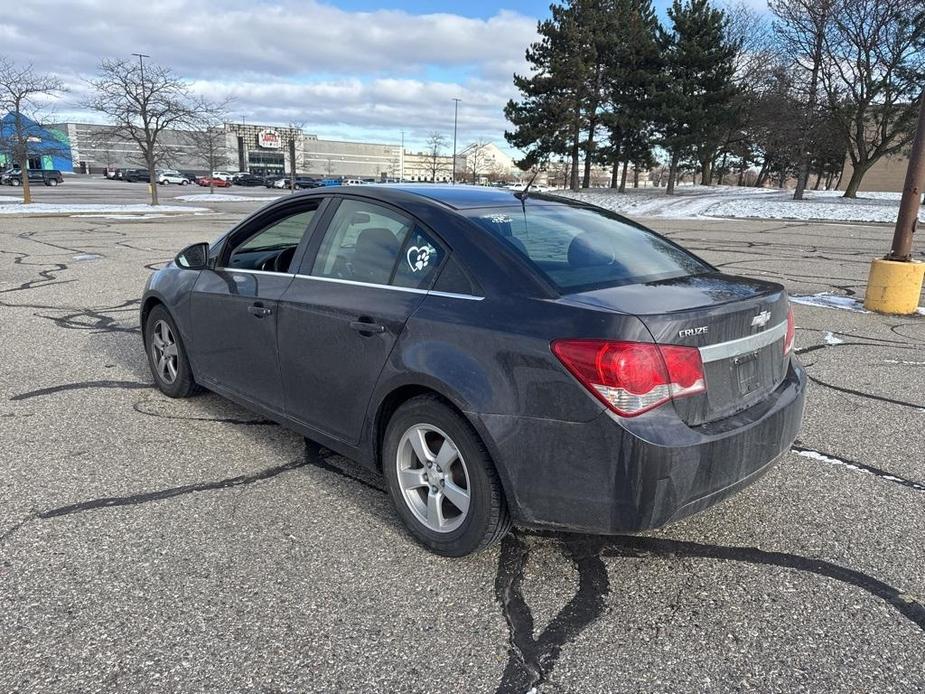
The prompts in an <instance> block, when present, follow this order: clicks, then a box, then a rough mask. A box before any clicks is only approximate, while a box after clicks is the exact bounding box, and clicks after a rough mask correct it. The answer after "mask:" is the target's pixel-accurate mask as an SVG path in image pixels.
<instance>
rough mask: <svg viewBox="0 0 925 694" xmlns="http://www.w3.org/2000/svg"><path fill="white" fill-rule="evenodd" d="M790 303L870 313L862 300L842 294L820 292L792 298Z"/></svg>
mask: <svg viewBox="0 0 925 694" xmlns="http://www.w3.org/2000/svg"><path fill="white" fill-rule="evenodd" d="M790 301H792V302H793V303H795V304H803V305H804V306H816V307H818V308H840V309H842V310H844V311H854V312H855V313H870V311H868V310H867V309H866V308H864V304H863V302H861V301H860V300H858V299H855V298H853V297H850V296H842V295H841V294H830V293H829V292H819V293H818V294H810V295H808V296H791V297H790Z"/></svg>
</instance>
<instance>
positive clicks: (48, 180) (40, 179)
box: [0, 168, 64, 186]
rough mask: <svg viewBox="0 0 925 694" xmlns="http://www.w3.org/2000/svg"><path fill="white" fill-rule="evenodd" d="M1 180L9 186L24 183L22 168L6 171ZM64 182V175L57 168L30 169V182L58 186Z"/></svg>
mask: <svg viewBox="0 0 925 694" xmlns="http://www.w3.org/2000/svg"><path fill="white" fill-rule="evenodd" d="M0 182H2V183H3V185H8V186H21V185H22V170H21V169H19V168H15V169H10V170H8V171H6V172H5V173H4V174H3V176H2V177H0ZM63 182H64V177H63V176H62V175H61V172H60V171H58V170H57V169H29V183H41V184H43V185H46V186H56V185H58V184H59V183H63Z"/></svg>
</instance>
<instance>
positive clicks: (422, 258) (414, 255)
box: [406, 244, 437, 272]
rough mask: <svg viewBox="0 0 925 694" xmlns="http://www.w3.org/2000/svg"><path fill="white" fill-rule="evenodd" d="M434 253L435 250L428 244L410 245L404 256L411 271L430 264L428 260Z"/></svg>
mask: <svg viewBox="0 0 925 694" xmlns="http://www.w3.org/2000/svg"><path fill="white" fill-rule="evenodd" d="M436 253H437V250H436V249H435V248H434V247H433V246H431V245H430V244H427V245H426V246H412V247H411V248H409V249H408V254H407V256H406V257H407V258H408V266H409V267H410V268H411V272H417V271H418V270H423V269H424V268H426V267H427V266H428V265H430V261H431V259H432V258H433V257H434V256H435V255H436Z"/></svg>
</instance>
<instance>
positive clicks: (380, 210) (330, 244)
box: [311, 200, 414, 284]
mask: <svg viewBox="0 0 925 694" xmlns="http://www.w3.org/2000/svg"><path fill="white" fill-rule="evenodd" d="M413 226H414V224H413V222H412V221H411V219H410V218H408V217H406V216H404V215H401V214H399V213H397V212H394V211H393V210H391V209H389V208H387V207H382V206H380V205H376V204H374V203H370V202H365V201H362V200H343V201H341V203H340V205H339V206H338V208H337V212H336V213H335V214H334V217H333V219H331V223H330V224H329V225H328V228H327V231H326V232H325V234H324V239H323V240H322V242H321V247H320V248H319V249H318V255H317V256H315V263H314V265H313V266H312V272H311V274H313V275H315V276H318V277H331V278H335V279H342V280H351V281H354V282H364V283H367V284H388V283H389V279H390V278H391V277H392V269H393V268H394V267H395V261H396V260H397V259H398V256H399V253H400V252H401V250H402V246H403V245H404V243H405V238H406V237H407V236H408V232H409V231H410V230H411V228H412V227H413Z"/></svg>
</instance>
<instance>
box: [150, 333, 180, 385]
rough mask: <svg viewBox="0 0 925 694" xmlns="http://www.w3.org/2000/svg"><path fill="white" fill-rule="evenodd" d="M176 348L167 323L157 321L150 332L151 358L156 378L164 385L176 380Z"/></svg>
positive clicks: (175, 342) (174, 339)
mask: <svg viewBox="0 0 925 694" xmlns="http://www.w3.org/2000/svg"><path fill="white" fill-rule="evenodd" d="M177 350H178V347H177V341H176V338H175V337H174V335H173V331H172V330H171V329H170V326H169V325H167V321H164V320H159V321H157V322H156V323H155V324H154V329H153V330H152V331H151V356H152V357H153V359H154V367H155V369H156V370H157V374H158V376H159V377H160V378H161V379H163V380H164V382H165V383H173V382H174V381H176V380H177V361H178V351H177Z"/></svg>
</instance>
